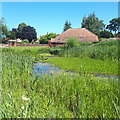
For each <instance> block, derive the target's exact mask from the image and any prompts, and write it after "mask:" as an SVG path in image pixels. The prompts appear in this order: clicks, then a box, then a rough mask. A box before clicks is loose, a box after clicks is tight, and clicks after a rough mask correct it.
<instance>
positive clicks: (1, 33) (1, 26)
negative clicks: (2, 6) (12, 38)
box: [0, 18, 8, 41]
mask: <svg viewBox="0 0 120 120" xmlns="http://www.w3.org/2000/svg"><path fill="white" fill-rule="evenodd" d="M7 34H8V28H7V26H6V25H5V19H4V18H1V19H0V41H2V40H4V39H5V38H6V36H7Z"/></svg>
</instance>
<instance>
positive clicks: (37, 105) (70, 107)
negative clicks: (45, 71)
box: [0, 51, 120, 119]
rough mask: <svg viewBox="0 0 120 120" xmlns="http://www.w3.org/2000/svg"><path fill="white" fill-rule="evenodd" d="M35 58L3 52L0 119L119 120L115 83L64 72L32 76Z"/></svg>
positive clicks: (38, 57) (111, 80) (34, 56)
mask: <svg viewBox="0 0 120 120" xmlns="http://www.w3.org/2000/svg"><path fill="white" fill-rule="evenodd" d="M36 57H37V58H36ZM36 59H39V60H41V57H40V56H36V55H30V54H19V53H18V54H17V53H14V52H7V51H3V53H2V74H1V75H2V79H1V86H2V88H1V96H2V97H1V104H0V111H1V114H0V115H1V116H0V117H1V118H99V119H101V118H119V116H120V114H119V104H118V84H117V82H118V80H113V79H100V78H96V77H93V76H91V75H87V74H83V75H81V76H80V75H75V76H73V77H71V76H70V75H67V74H65V73H63V74H62V75H60V76H59V75H54V76H44V77H43V78H38V77H34V76H33V75H32V66H33V62H34V61H35V60H36Z"/></svg>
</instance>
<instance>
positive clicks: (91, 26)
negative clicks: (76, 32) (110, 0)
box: [81, 13, 105, 36]
mask: <svg viewBox="0 0 120 120" xmlns="http://www.w3.org/2000/svg"><path fill="white" fill-rule="evenodd" d="M81 25H82V28H87V29H88V30H90V31H91V32H93V33H94V34H96V35H98V36H99V35H100V31H101V30H103V28H104V27H105V25H104V23H103V20H99V18H98V17H96V15H95V13H92V14H90V15H89V16H88V17H83V20H82V23H81Z"/></svg>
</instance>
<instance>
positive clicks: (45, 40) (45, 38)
mask: <svg viewBox="0 0 120 120" xmlns="http://www.w3.org/2000/svg"><path fill="white" fill-rule="evenodd" d="M58 35H59V34H56V33H47V34H46V35H42V36H40V39H39V40H40V43H41V44H48V41H49V40H51V38H55V37H56V36H58Z"/></svg>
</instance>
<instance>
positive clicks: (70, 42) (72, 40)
mask: <svg viewBox="0 0 120 120" xmlns="http://www.w3.org/2000/svg"><path fill="white" fill-rule="evenodd" d="M79 45H80V42H79V41H78V39H77V38H75V37H69V38H68V40H67V42H66V45H65V46H66V47H78V46H79Z"/></svg>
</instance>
